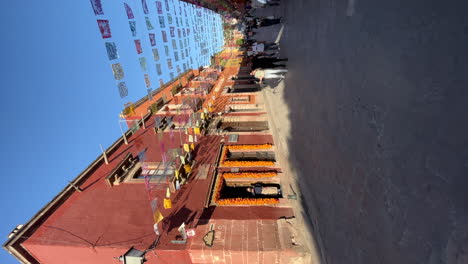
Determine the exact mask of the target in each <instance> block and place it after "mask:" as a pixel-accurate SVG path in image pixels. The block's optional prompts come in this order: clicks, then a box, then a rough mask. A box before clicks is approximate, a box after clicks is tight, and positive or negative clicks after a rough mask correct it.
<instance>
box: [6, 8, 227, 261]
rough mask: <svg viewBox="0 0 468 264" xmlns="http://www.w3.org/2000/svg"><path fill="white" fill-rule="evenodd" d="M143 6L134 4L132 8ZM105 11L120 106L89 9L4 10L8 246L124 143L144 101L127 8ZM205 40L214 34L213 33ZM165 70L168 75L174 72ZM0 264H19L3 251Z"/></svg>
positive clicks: (144, 39)
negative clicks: (124, 123) (131, 106)
mask: <svg viewBox="0 0 468 264" xmlns="http://www.w3.org/2000/svg"><path fill="white" fill-rule="evenodd" d="M107 2H109V3H115V2H117V4H112V5H114V6H112V5H106V4H107ZM139 2H140V1H139V0H138V1H135V0H129V3H130V4H133V5H135V4H136V3H139ZM103 6H104V11H105V12H109V13H106V15H108V16H109V17H111V19H112V20H111V29H112V30H113V31H112V33H113V35H114V36H115V39H114V41H115V42H116V43H117V48H118V50H119V55H120V58H119V61H120V62H121V63H122V65H123V66H124V71H125V81H126V82H127V86H128V90H129V96H128V98H125V99H124V100H123V99H121V98H120V97H119V93H118V89H117V87H116V80H115V79H114V77H113V75H112V71H111V67H110V63H109V60H108V57H107V54H106V49H105V46H104V42H105V41H103V39H102V38H101V35H100V32H99V30H98V27H97V23H96V19H97V17H96V16H95V15H94V13H93V10H92V8H91V5H90V2H89V0H80V1H58V0H50V1H9V2H8V3H7V4H4V5H3V6H2V7H3V10H2V13H3V15H2V16H1V18H0V19H1V20H2V21H1V23H0V25H1V26H0V27H1V36H2V41H1V42H0V45H1V49H2V51H3V52H2V60H1V71H0V77H1V80H2V88H1V91H2V93H3V94H2V98H3V104H4V105H3V107H2V109H3V111H4V113H5V115H4V117H3V120H2V129H1V132H0V133H1V140H2V141H3V142H2V143H1V145H2V146H3V147H2V154H1V161H0V165H1V168H2V169H3V171H2V182H1V184H0V198H1V208H0V209H1V211H2V218H1V221H0V223H1V224H0V241H1V242H2V243H3V242H4V241H5V240H6V239H7V236H8V234H9V233H10V231H11V230H12V229H13V228H14V227H15V226H16V225H17V224H23V223H25V222H26V221H28V220H29V219H30V218H31V217H32V216H33V215H34V214H35V213H36V212H37V211H38V210H39V209H40V208H42V206H44V205H45V204H46V203H47V202H49V201H50V200H51V199H52V198H53V197H54V196H55V195H56V194H57V193H58V192H59V191H60V190H61V189H62V188H64V187H65V185H66V183H67V181H69V180H72V179H73V178H75V177H76V175H77V174H79V173H80V172H81V171H82V170H83V169H84V168H86V166H87V165H88V164H89V163H90V162H91V161H92V160H94V159H95V158H96V157H97V156H98V155H99V151H100V150H99V144H102V145H103V146H104V147H108V146H109V145H110V144H112V142H114V141H115V140H116V139H117V138H118V137H119V136H120V130H119V127H118V113H119V112H120V111H121V109H122V105H123V103H125V102H127V101H132V100H133V101H135V100H137V99H139V98H141V97H142V96H144V95H145V94H146V88H145V83H144V79H143V72H142V71H141V69H140V67H139V64H138V56H137V53H136V50H135V47H134V44H133V38H132V36H131V34H130V30H129V26H128V19H127V17H126V15H125V12H124V11H123V10H124V9H123V4H122V2H121V1H104V2H103ZM148 7H149V8H150V14H149V16H150V17H153V18H151V19H152V20H151V21H152V22H153V23H152V24H153V26H154V27H155V31H156V33H155V34H156V36H157V47H158V48H161V47H162V46H161V43H163V42H162V36H161V33H160V31H158V30H160V29H159V23H158V22H157V21H158V20H155V19H156V13H155V12H156V11H155V9H156V7H155V4H154V1H149V0H148ZM106 8H107V9H106ZM106 10H107V11H106ZM134 12H135V16H136V20H137V24H138V22H142V21H141V19H142V16H144V14H143V12H142V11H137V10H135V8H134ZM164 15H165V16H166V18H167V14H166V13H165V14H164ZM166 24H167V21H166ZM167 26H168V25H166V27H167ZM142 27H144V25H142V24H141V23H140V28H142ZM141 32H142V33H141V35H140V36H137V37H140V38H141V39H142V42H143V51H144V53H143V54H142V56H143V55H144V56H145V57H146V60H147V61H148V62H149V63H148V74H149V75H150V77H151V81H152V84H153V85H152V88H153V89H155V88H157V87H158V86H159V85H158V83H159V82H158V80H159V78H160V77H159V76H158V75H157V73H156V70H155V66H154V65H155V62H154V61H152V53H151V52H150V46H149V45H150V44H149V39H148V37H145V36H147V35H146V34H147V33H148V32H147V31H144V30H143V31H141ZM203 32H205V33H206V32H209V33H210V34H212V31H210V30H206V29H205V30H204V31H203ZM192 36H193V35H192ZM168 37H170V34H168ZM221 37H222V34H221ZM203 38H205V39H206V40H207V43H208V44H209V45H213V44H212V43H213V41H212V38H213V36H212V35H208V33H206V34H205V35H204V36H203ZM188 40H189V42H190V43H191V45H192V46H191V49H192V51H191V52H195V51H196V50H197V47H196V46H195V45H194V44H193V43H194V41H193V39H192V40H191V41H190V39H188ZM177 44H179V43H177ZM168 45H169V46H172V43H171V42H169V43H168ZM217 49H219V47H218V48H216V47H213V48H212V49H211V50H210V52H215V51H218V50H217ZM171 52H172V53H171V54H170V56H171V57H172V58H173V57H174V54H173V51H172V50H171ZM159 53H160V56H161V60H164V59H166V58H165V57H164V56H165V54H164V49H159ZM192 56H193V57H195V56H197V55H196V54H193V55H192ZM206 58H209V56H208V57H206ZM206 62H207V61H200V63H203V64H204V63H206ZM161 64H164V65H166V66H164V67H167V63H164V62H161ZM194 64H196V63H194ZM176 65H177V64H176ZM180 65H181V64H180ZM195 66H196V65H195ZM166 75H167V76H166ZM168 75H169V71H168V69H166V68H163V79H164V80H165V81H167V80H168V78H169V77H168ZM0 263H17V262H16V260H15V259H14V258H13V257H11V256H10V255H9V254H8V253H7V252H5V251H4V250H0Z"/></svg>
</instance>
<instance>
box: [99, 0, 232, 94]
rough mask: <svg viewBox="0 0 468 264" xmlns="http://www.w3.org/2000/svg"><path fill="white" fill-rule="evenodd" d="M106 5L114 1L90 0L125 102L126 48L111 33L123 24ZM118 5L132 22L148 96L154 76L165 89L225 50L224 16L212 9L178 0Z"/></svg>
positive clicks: (127, 0)
mask: <svg viewBox="0 0 468 264" xmlns="http://www.w3.org/2000/svg"><path fill="white" fill-rule="evenodd" d="M104 1H107V2H105V4H107V3H109V4H113V2H112V1H110V0H90V2H91V6H92V8H93V11H94V14H95V16H96V21H97V24H98V29H99V32H100V35H101V38H102V40H103V43H104V46H105V49H106V52H107V57H108V59H109V63H110V66H111V70H112V73H113V76H114V79H115V81H116V86H117V90H118V93H119V95H120V97H121V98H125V97H127V96H128V92H129V91H128V90H129V89H128V86H127V83H128V82H127V81H126V80H127V78H129V76H127V74H129V73H131V72H130V71H129V72H127V71H126V70H127V69H124V65H123V64H122V62H121V58H120V54H119V50H118V48H119V46H122V47H123V46H127V45H122V43H120V42H118V41H117V39H116V38H115V36H114V33H115V32H113V30H112V26H114V27H115V26H120V25H121V24H122V21H120V20H118V19H116V20H114V19H112V17H110V16H111V13H109V14H107V13H106V12H105V11H106V10H105V6H103V2H104ZM118 4H120V5H121V9H120V10H122V11H123V12H125V13H124V14H125V15H126V18H127V20H126V22H124V23H128V28H129V31H128V32H130V41H132V42H133V46H134V47H135V53H134V54H136V55H137V65H139V68H140V69H141V71H142V72H143V74H142V77H143V79H144V84H145V87H146V92H147V95H148V97H149V98H151V95H152V92H151V91H152V89H153V88H154V87H153V86H154V84H153V83H152V79H153V77H154V76H157V77H156V78H155V79H156V80H158V81H159V85H160V86H162V85H163V84H164V83H165V80H166V81H167V80H168V79H169V80H172V79H174V78H175V77H176V76H177V75H179V74H180V73H182V72H184V71H186V70H188V69H190V68H192V69H194V68H198V67H200V66H203V65H207V64H210V57H211V55H212V54H214V53H216V52H218V51H219V50H220V49H221V47H222V43H223V34H222V30H223V29H222V20H221V16H220V15H218V14H216V13H214V12H213V11H211V10H207V9H205V8H202V7H200V6H195V5H193V4H189V3H186V2H183V1H179V0H156V1H151V2H148V1H147V0H132V1H130V0H124V1H123V2H119V3H118ZM141 11H142V12H141ZM116 32H117V33H118V32H119V31H116ZM124 39H125V38H124ZM119 40H120V41H122V40H121V38H119ZM121 51H123V50H121ZM121 55H125V56H126V55H127V54H126V53H123V54H121ZM151 56H152V57H153V58H152V59H150V60H148V58H149V57H151ZM168 77H169V78H168ZM153 80H154V79H153Z"/></svg>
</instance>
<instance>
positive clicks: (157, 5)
mask: <svg viewBox="0 0 468 264" xmlns="http://www.w3.org/2000/svg"><path fill="white" fill-rule="evenodd" d="M156 9H157V10H158V14H162V13H163V11H162V4H161V2H159V1H156Z"/></svg>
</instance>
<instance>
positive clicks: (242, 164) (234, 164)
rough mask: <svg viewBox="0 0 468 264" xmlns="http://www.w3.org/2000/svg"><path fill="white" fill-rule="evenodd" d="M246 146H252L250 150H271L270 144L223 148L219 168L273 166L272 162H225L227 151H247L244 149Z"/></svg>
mask: <svg viewBox="0 0 468 264" xmlns="http://www.w3.org/2000/svg"><path fill="white" fill-rule="evenodd" d="M247 146H254V148H250V149H268V148H271V147H272V145H271V144H263V145H231V146H225V147H224V148H223V152H222V153H221V161H220V164H221V166H226V167H260V166H273V165H275V163H274V162H273V161H241V160H226V159H227V155H228V151H229V150H231V149H233V148H234V149H236V150H239V149H249V148H246V147H247Z"/></svg>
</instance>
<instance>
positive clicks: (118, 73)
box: [112, 63, 124, 80]
mask: <svg viewBox="0 0 468 264" xmlns="http://www.w3.org/2000/svg"><path fill="white" fill-rule="evenodd" d="M112 73H114V78H115V79H116V80H121V79H123V77H124V71H123V69H122V66H121V65H120V63H115V64H112Z"/></svg>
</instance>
